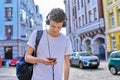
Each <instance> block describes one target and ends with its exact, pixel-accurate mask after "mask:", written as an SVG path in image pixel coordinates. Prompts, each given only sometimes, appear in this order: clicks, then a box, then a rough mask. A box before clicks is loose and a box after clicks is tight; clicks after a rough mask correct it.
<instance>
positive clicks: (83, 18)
mask: <svg viewBox="0 0 120 80" xmlns="http://www.w3.org/2000/svg"><path fill="white" fill-rule="evenodd" d="M84 20H85V17H84V15H82V26H83V25H84V24H85V22H84Z"/></svg>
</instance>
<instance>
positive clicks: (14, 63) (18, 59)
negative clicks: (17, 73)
mask: <svg viewBox="0 0 120 80" xmlns="http://www.w3.org/2000/svg"><path fill="white" fill-rule="evenodd" d="M21 58H22V57H16V58H13V59H11V60H10V62H9V66H16V64H17V63H19V61H20V59H21Z"/></svg>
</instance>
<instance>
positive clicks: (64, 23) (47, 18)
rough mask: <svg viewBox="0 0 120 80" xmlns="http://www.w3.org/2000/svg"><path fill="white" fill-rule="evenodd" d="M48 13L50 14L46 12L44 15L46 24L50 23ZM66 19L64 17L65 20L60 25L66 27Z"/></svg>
mask: <svg viewBox="0 0 120 80" xmlns="http://www.w3.org/2000/svg"><path fill="white" fill-rule="evenodd" d="M49 15H50V14H48V15H47V16H46V24H47V25H50V19H49ZM66 21H67V18H66V19H65V21H64V22H63V25H62V27H66Z"/></svg>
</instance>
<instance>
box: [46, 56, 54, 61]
mask: <svg viewBox="0 0 120 80" xmlns="http://www.w3.org/2000/svg"><path fill="white" fill-rule="evenodd" d="M47 59H49V60H53V61H56V58H52V57H48V58H47Z"/></svg>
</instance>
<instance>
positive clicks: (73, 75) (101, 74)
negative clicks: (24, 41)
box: [0, 61, 120, 80]
mask: <svg viewBox="0 0 120 80" xmlns="http://www.w3.org/2000/svg"><path fill="white" fill-rule="evenodd" d="M0 80H18V79H17V78H16V70H15V67H9V68H8V67H2V68H0ZM69 80H120V74H118V75H112V74H111V73H110V72H109V71H108V68H107V62H106V61H101V63H100V66H99V68H98V69H89V68H86V69H79V68H78V67H71V68H70V79H69Z"/></svg>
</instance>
